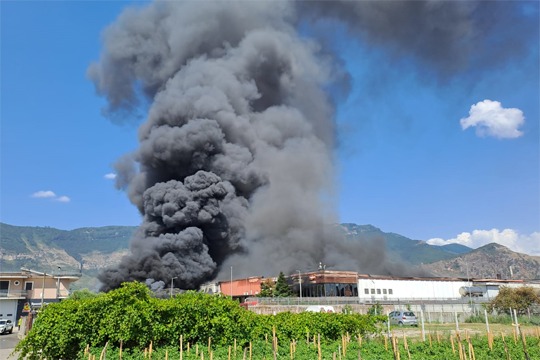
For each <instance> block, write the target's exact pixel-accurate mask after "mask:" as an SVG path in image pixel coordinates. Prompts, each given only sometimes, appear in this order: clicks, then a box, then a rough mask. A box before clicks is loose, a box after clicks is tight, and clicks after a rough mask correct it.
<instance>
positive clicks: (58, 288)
mask: <svg viewBox="0 0 540 360" xmlns="http://www.w3.org/2000/svg"><path fill="white" fill-rule="evenodd" d="M60 270H62V268H61V267H60V266H58V272H60ZM56 299H58V300H60V275H59V274H58V273H57V274H56Z"/></svg>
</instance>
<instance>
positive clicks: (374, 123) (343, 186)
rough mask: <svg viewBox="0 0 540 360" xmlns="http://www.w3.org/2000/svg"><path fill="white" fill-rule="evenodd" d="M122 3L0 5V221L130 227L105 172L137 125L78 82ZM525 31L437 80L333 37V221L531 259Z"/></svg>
mask: <svg viewBox="0 0 540 360" xmlns="http://www.w3.org/2000/svg"><path fill="white" fill-rule="evenodd" d="M127 4H128V3H127V2H120V1H115V2H105V1H104V2H97V1H96V2H75V1H73V2H70V1H65V2H64V1H60V2H2V3H1V31H2V32H1V42H2V45H1V46H2V47H1V59H0V60H1V149H0V150H1V174H0V180H1V184H0V185H1V189H0V191H1V192H0V197H1V203H0V206H1V208H0V221H2V222H5V223H8V224H12V225H28V226H51V227H56V228H60V229H74V228H79V227H86V226H105V225H138V224H139V220H140V217H139V214H138V212H137V210H136V209H135V207H134V206H133V205H131V204H130V202H129V200H128V198H127V196H126V195H125V194H124V193H123V192H121V191H118V190H116V189H115V188H114V182H113V181H112V180H111V179H107V178H106V174H109V173H111V172H112V171H113V169H112V164H113V163H114V162H115V161H116V160H117V159H118V158H119V157H120V156H122V155H123V154H125V153H127V152H130V151H132V150H133V149H135V148H136V147H137V127H136V126H135V125H123V126H119V125H115V124H112V123H111V122H110V121H109V120H107V119H106V118H104V117H103V116H102V115H101V112H100V111H101V110H100V109H101V108H102V106H103V105H104V100H103V99H101V98H99V97H98V96H97V95H96V94H95V90H94V86H93V84H92V83H91V82H90V81H89V80H88V79H87V77H86V70H87V67H88V65H89V64H90V63H91V62H93V61H95V60H97V59H98V58H99V55H100V51H101V41H100V39H101V38H100V36H101V33H102V31H103V29H104V28H105V27H106V26H107V25H108V24H110V23H111V22H112V21H114V19H115V18H116V17H117V16H118V14H119V13H120V12H121V10H122V9H123V8H124V7H125V6H126V5H127ZM524 4H525V3H524ZM527 4H533V6H531V7H527V11H524V15H523V16H533V17H536V19H537V22H538V4H537V3H536V5H535V3H534V2H531V3H527ZM523 37H524V38H526V39H530V42H529V44H528V48H527V52H526V54H521V55H520V56H516V57H514V58H512V60H511V61H509V62H507V63H504V64H501V65H499V66H487V65H486V67H485V69H480V70H478V69H476V70H475V71H470V72H460V73H458V74H455V75H453V76H450V77H449V78H445V79H443V80H440V79H437V78H436V77H435V76H433V75H432V74H431V73H430V71H429V70H427V69H423V68H422V67H421V66H419V65H418V64H415V63H414V60H411V59H407V58H404V59H402V60H394V61H389V60H388V56H387V54H385V52H384V51H383V50H381V49H378V48H374V47H373V46H369V45H368V44H363V43H362V42H355V43H352V42H350V41H347V40H346V39H336V41H335V48H336V50H337V51H338V53H339V54H340V56H341V57H342V58H343V60H344V62H345V65H346V67H347V69H348V71H349V72H350V74H351V76H352V78H351V83H352V87H351V92H350V94H349V95H348V97H347V98H340V101H339V103H338V108H337V114H338V119H337V120H338V128H339V144H338V148H337V149H336V160H337V164H338V173H337V174H336V183H337V185H336V192H337V197H336V201H335V202H336V204H337V207H338V212H339V220H340V221H341V222H353V223H357V224H373V225H375V226H377V227H379V228H381V229H382V230H383V231H387V232H395V233H399V234H402V235H404V236H407V237H410V238H413V239H420V240H429V241H430V243H433V244H444V243H448V242H457V243H462V244H465V245H468V246H471V247H477V246H480V245H483V244H485V243H488V242H492V241H497V242H499V243H501V244H503V245H507V246H509V247H510V248H512V249H514V250H517V251H523V252H528V253H531V254H537V255H540V189H539V188H540V185H539V184H540V168H539V167H540V165H539V164H540V155H539V153H540V148H539V142H540V141H539V135H540V134H539V116H540V114H539V109H540V104H539V101H540V100H539V99H540V93H539V82H540V81H539V77H540V75H539V49H538V32H536V33H531V34H523ZM473 105H477V106H476V107H475V109H476V113H474V114H472V115H471V114H470V113H469V112H470V111H471V106H473ZM508 109H519V110H517V111H511V110H510V111H509V110H508ZM486 114H487V115H486ZM520 114H522V116H523V119H521V115H520ZM466 118H468V120H463V121H462V122H463V124H464V125H462V124H461V122H460V120H462V119H466ZM520 119H521V120H520ZM495 120H497V121H498V124H499V125H500V124H501V123H503V125H507V127H506V128H504V127H503V128H500V127H499V128H496V127H495V125H494V124H495V123H496V122H493V121H495ZM479 121H484V122H480V123H479ZM490 121H491V122H490ZM512 121H514V123H512ZM520 121H522V123H521V124H520V123H519V122H520ZM466 124H469V125H471V126H470V127H468V128H463V126H466ZM482 124H483V126H481V125H482ZM481 128H482V129H484V130H485V133H484V134H483V135H482V134H477V131H476V130H478V129H481Z"/></svg>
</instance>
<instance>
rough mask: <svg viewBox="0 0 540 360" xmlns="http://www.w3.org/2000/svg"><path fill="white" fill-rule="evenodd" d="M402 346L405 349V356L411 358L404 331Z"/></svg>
mask: <svg viewBox="0 0 540 360" xmlns="http://www.w3.org/2000/svg"><path fill="white" fill-rule="evenodd" d="M403 346H405V350H407V357H408V358H409V360H411V352H410V351H409V344H408V343H407V336H405V333H403Z"/></svg>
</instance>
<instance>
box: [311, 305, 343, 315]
mask: <svg viewBox="0 0 540 360" xmlns="http://www.w3.org/2000/svg"><path fill="white" fill-rule="evenodd" d="M305 311H308V312H325V313H335V312H336V311H335V310H334V307H333V306H325V305H311V306H308V307H307V308H306V310H305Z"/></svg>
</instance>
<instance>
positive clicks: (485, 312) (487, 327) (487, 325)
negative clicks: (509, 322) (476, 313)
mask: <svg viewBox="0 0 540 360" xmlns="http://www.w3.org/2000/svg"><path fill="white" fill-rule="evenodd" d="M484 316H485V317H486V330H487V332H488V334H489V321H488V314H487V310H485V309H484Z"/></svg>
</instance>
